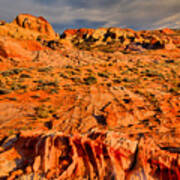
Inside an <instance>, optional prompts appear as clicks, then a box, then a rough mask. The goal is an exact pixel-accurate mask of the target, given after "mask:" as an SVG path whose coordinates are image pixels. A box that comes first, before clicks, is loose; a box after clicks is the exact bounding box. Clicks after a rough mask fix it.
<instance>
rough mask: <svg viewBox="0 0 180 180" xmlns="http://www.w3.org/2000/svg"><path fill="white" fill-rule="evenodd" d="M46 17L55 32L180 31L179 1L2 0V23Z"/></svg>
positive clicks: (0, 8)
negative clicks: (23, 17) (26, 16)
mask: <svg viewBox="0 0 180 180" xmlns="http://www.w3.org/2000/svg"><path fill="white" fill-rule="evenodd" d="M20 13H29V14H32V15H35V16H43V17H44V18H45V19H47V20H48V21H49V22H50V23H51V24H52V26H53V27H54V29H55V31H56V32H59V33H62V32H63V31H64V30H65V29H69V28H83V27H86V28H98V27H122V28H132V29H135V30H141V29H161V28H164V27H169V28H179V29H180V0H0V19H3V20H6V21H8V22H10V21H12V20H13V19H14V18H15V17H16V16H17V15H18V14H20Z"/></svg>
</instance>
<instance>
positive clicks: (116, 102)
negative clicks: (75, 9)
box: [0, 14, 180, 180]
mask: <svg viewBox="0 0 180 180" xmlns="http://www.w3.org/2000/svg"><path fill="white" fill-rule="evenodd" d="M179 32H180V31H179V30H170V29H165V30H162V31H161V30H154V31H150V30H148V31H146V30H144V31H138V32H136V31H134V30H130V29H122V28H117V27H113V28H98V29H95V30H94V29H86V28H83V29H75V30H73V29H70V30H66V31H65V32H64V33H63V34H62V35H61V36H60V37H57V36H56V33H55V32H54V31H53V30H52V29H51V26H50V25H49V23H48V22H47V21H46V20H45V19H44V18H42V17H39V18H36V17H34V16H31V15H26V14H22V15H19V16H18V17H17V18H16V20H14V22H13V23H4V24H2V25H0V179H12V180H13V179H33V180H35V179H44V180H46V179H62V180H64V179H78V180H82V179H92V180H93V179H100V180H101V179H118V180H124V179H126V180H127V179H129V180H130V179H147V180H151V179H163V180H164V179H165V180H166V179H168V180H178V179H179V178H180V160H179V152H180V150H179V147H180V140H179V139H180V123H179V122H180V116H179V112H180V101H179V100H180V71H179V69H180V48H179V47H180V43H179V42H180V41H179V40H180V33H179Z"/></svg>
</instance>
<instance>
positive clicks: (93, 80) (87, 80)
mask: <svg viewBox="0 0 180 180" xmlns="http://www.w3.org/2000/svg"><path fill="white" fill-rule="evenodd" d="M84 83H85V84H86V85H92V84H96V83H97V79H96V77H94V76H89V77H87V78H84Z"/></svg>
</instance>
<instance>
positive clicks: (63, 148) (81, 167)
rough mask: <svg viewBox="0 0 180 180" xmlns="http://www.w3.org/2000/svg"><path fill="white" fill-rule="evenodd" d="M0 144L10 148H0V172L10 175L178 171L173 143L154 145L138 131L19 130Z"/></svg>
mask: <svg viewBox="0 0 180 180" xmlns="http://www.w3.org/2000/svg"><path fill="white" fill-rule="evenodd" d="M7 144H8V145H7ZM147 144H149V145H151V148H147V146H146V145H147ZM2 147H5V148H6V149H9V150H8V151H6V152H2V153H1V161H0V166H1V170H0V173H1V175H3V173H4V176H6V175H7V174H8V173H9V174H8V175H9V179H14V178H17V179H26V178H28V177H30V176H32V175H33V176H34V177H41V178H42V179H82V178H83V179H134V178H135V179H142V178H143V179H154V178H155V177H156V178H158V179H178V178H179V175H180V164H179V155H177V154H176V153H177V152H178V148H174V149H173V148H169V149H166V147H158V146H157V145H156V144H155V142H154V141H153V140H152V138H150V137H143V136H141V135H139V136H137V137H136V138H134V139H132V138H128V137H127V136H126V135H125V134H122V133H118V132H111V131H98V130H93V131H92V132H89V133H88V134H84V135H78V134H76V135H73V136H69V135H65V134H63V133H57V132H49V133H40V132H22V133H21V134H19V135H18V136H17V137H15V140H14V141H12V139H9V141H6V142H4V143H3V144H2ZM152 148H153V149H152ZM12 153H13V157H11V158H10V159H8V160H7V161H6V163H5V164H7V165H8V164H12V165H11V166H8V168H7V167H6V166H7V165H6V166H4V161H3V160H2V159H3V158H4V157H5V156H8V155H9V156H12ZM159 155H160V156H159ZM15 161H16V163H15ZM13 162H14V165H13ZM17 162H18V163H17ZM2 167H3V168H2ZM5 168H6V171H4V169H5ZM23 172H25V173H23Z"/></svg>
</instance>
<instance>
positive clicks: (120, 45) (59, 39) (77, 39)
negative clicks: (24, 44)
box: [0, 14, 180, 52]
mask: <svg viewBox="0 0 180 180" xmlns="http://www.w3.org/2000/svg"><path fill="white" fill-rule="evenodd" d="M0 35H2V36H10V37H12V38H15V39H28V40H37V41H39V42H41V44H42V45H45V46H48V47H50V48H52V49H58V48H59V47H61V45H60V44H64V45H65V46H66V45H67V46H69V47H71V45H70V43H71V44H72V45H73V46H75V47H78V48H79V49H86V50H90V49H97V50H103V49H107V48H108V49H109V50H107V51H108V52H111V51H112V52H113V51H114V49H116V50H117V49H119V50H125V51H144V50H147V49H164V48H165V49H174V48H176V47H177V45H178V44H179V43H178V42H179V41H180V39H179V37H177V36H176V32H175V31H174V30H172V29H169V28H165V29H161V30H153V31H150V30H143V31H134V30H132V29H123V28H118V27H109V28H104V27H100V28H98V29H90V28H81V29H67V30H65V31H64V32H63V33H62V34H61V35H58V33H56V32H55V31H54V29H53V27H52V26H51V25H50V23H49V22H48V21H47V20H46V19H45V18H44V17H42V16H40V17H36V16H33V15H30V14H19V15H18V16H17V17H16V18H15V19H14V20H13V21H12V23H6V22H4V21H1V22H0Z"/></svg>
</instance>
